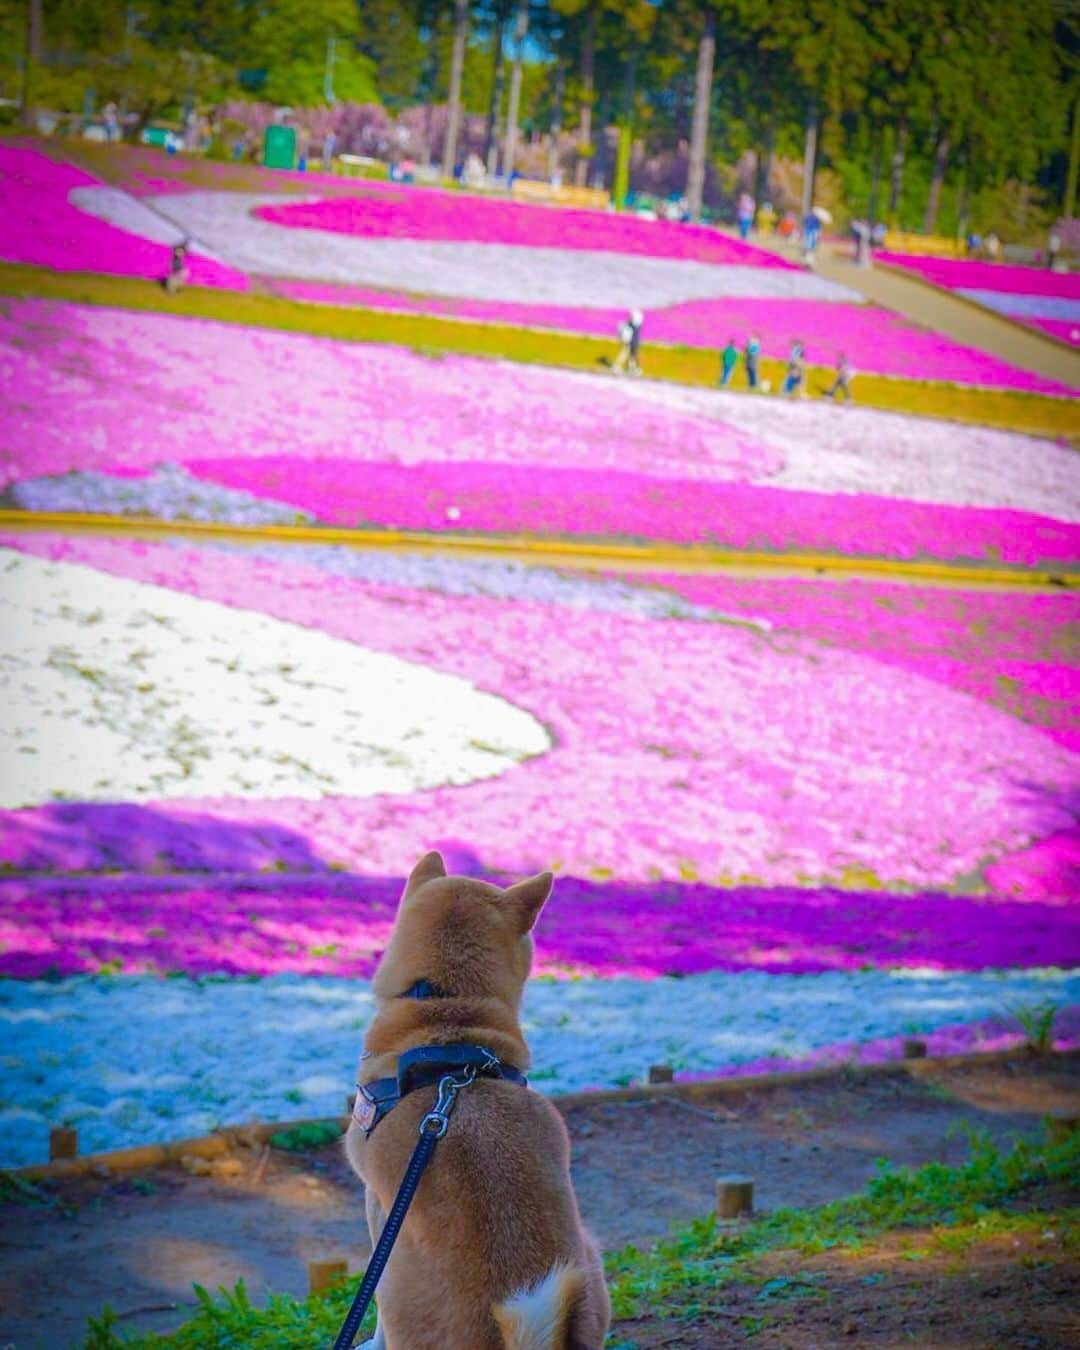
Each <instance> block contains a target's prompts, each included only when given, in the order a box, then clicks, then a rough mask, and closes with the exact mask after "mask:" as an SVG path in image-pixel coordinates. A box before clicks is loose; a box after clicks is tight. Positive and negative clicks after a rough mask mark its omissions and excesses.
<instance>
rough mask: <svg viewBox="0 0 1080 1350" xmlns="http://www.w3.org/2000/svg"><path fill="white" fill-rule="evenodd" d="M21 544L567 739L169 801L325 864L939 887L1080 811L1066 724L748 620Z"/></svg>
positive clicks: (92, 542) (173, 556) (103, 546)
mask: <svg viewBox="0 0 1080 1350" xmlns="http://www.w3.org/2000/svg"><path fill="white" fill-rule="evenodd" d="M8 542H9V543H11V544H13V545H14V546H15V547H17V548H18V549H19V550H21V551H22V552H24V553H28V554H33V555H37V556H42V557H51V558H56V559H66V560H69V561H72V562H83V563H87V564H89V565H91V566H95V567H98V568H101V569H102V570H104V571H106V572H110V573H113V574H116V575H120V576H129V577H131V578H132V579H135V580H142V581H147V582H150V583H153V584H158V585H164V586H169V587H172V588H174V589H179V590H182V591H186V592H188V593H190V594H192V595H198V596H203V597H205V598H206V599H209V600H214V601H216V602H218V603H221V604H225V605H234V606H237V607H240V608H244V609H251V610H254V611H256V612H262V613H266V614H268V615H271V616H273V617H277V618H279V619H282V620H285V621H287V622H292V623H298V624H301V625H304V626H307V627H311V628H316V629H320V630H322V631H324V632H328V633H330V634H331V635H333V636H337V637H341V638H344V639H346V640H348V641H353V642H358V643H360V644H362V645H364V646H366V647H369V648H372V649H374V650H380V651H385V652H388V653H391V654H395V655H398V656H401V657H403V658H405V659H407V660H412V661H419V662H422V663H424V664H427V665H430V666H432V667H434V668H436V669H439V670H442V671H445V672H446V673H449V674H454V675H458V676H461V677H463V678H465V679H468V680H470V681H472V682H474V683H475V684H476V685H478V687H480V688H481V689H484V690H487V691H490V692H492V693H495V694H498V695H500V696H502V697H505V698H507V699H509V700H511V701H512V702H514V703H515V704H517V705H518V706H520V707H523V708H525V709H526V710H528V711H529V712H531V713H532V714H533V715H534V716H536V717H537V718H539V719H540V720H541V721H543V722H544V723H545V725H546V726H547V727H548V728H549V730H550V732H551V734H552V736H553V738H554V741H555V745H554V748H553V749H552V750H551V751H549V752H548V753H547V754H544V755H541V756H539V757H538V758H536V759H534V760H530V761H528V762H526V763H523V764H520V765H517V766H515V767H514V768H512V769H510V770H508V771H507V772H505V773H504V774H502V775H501V776H500V777H498V778H496V779H491V780H486V781H483V782H478V783H472V784H469V785H467V786H464V787H456V788H455V787H447V788H438V789H433V790H427V791H421V792H416V793H412V794H408V795H404V796H400V797H381V798H364V799H357V798H326V799H323V800H320V801H318V802H312V801H291V800H288V799H284V800H264V801H238V800H236V799H233V798H225V799H214V800H206V801H191V802H184V803H182V804H180V803H168V802H159V803H156V804H155V803H151V804H148V807H147V809H152V810H153V811H154V812H157V813H159V814H160V815H161V816H162V817H164V818H166V820H174V819H176V820H181V821H184V820H191V819H197V818H205V817H212V818H214V820H215V821H217V822H219V824H220V827H221V828H222V829H236V830H239V831H240V832H242V833H244V834H248V835H250V834H253V833H254V834H257V833H258V831H260V830H263V829H265V828H266V827H276V828H280V829H282V830H286V831H289V832H291V833H293V834H294V835H297V836H299V838H300V839H301V840H302V841H304V843H305V845H306V846H307V847H308V848H309V850H310V852H311V853H313V854H314V855H315V856H316V857H317V858H319V859H321V860H323V861H325V862H330V861H334V862H340V863H342V864H345V865H347V866H349V867H352V868H362V869H363V870H364V871H366V872H369V873H370V872H376V873H381V874H384V875H388V876H393V875H399V874H400V873H401V872H403V871H406V870H407V869H408V867H409V865H410V864H411V862H412V861H413V860H414V858H415V855H416V854H417V852H418V851H422V850H423V848H424V847H427V846H428V845H429V843H430V841H431V840H432V838H433V837H436V838H451V839H469V840H472V841H474V842H475V846H476V849H477V852H478V854H479V856H480V857H481V858H483V860H484V863H485V866H486V867H488V868H490V869H492V870H496V871H525V870H539V868H540V867H543V866H547V865H549V864H552V863H554V862H556V861H559V862H561V865H562V868H563V870H565V871H567V872H570V873H573V874H576V875H586V876H587V875H590V874H591V873H594V872H595V871H596V870H597V869H606V870H607V871H609V872H610V873H611V874H612V875H616V876H618V877H619V878H620V879H621V880H623V881H639V880H641V881H643V880H647V879H648V878H649V877H650V876H655V875H661V876H674V875H677V874H678V872H679V871H680V869H682V868H683V867H689V868H691V870H692V871H693V872H694V873H695V874H696V875H697V876H698V877H701V878H705V879H716V878H718V877H720V876H730V877H739V876H753V877H754V878H755V879H756V880H758V881H759V882H760V883H761V884H762V885H764V886H777V885H788V884H791V883H792V882H793V881H795V880H796V879H800V878H805V879H806V880H807V881H814V880H815V879H817V880H825V879H827V878H830V877H832V878H840V877H841V876H842V875H844V874H845V873H847V872H848V871H849V870H850V869H854V870H855V874H856V875H858V874H860V869H862V871H863V872H866V871H870V872H872V873H874V874H876V875H877V876H878V877H880V878H883V879H884V880H885V881H886V882H887V884H888V885H889V886H890V887H893V888H896V887H899V888H904V887H912V888H914V889H917V890H926V889H927V888H933V887H940V886H942V885H954V884H956V882H957V879H959V878H965V877H971V876H977V875H978V872H979V870H980V868H981V867H982V865H983V863H984V862H985V861H986V860H988V859H990V858H994V857H1000V856H1002V855H1004V854H1007V853H1015V852H1017V851H1019V850H1020V849H1022V848H1024V847H1026V846H1027V845H1028V844H1029V843H1030V842H1031V841H1033V840H1037V839H1041V838H1045V837H1047V836H1049V835H1052V834H1054V833H1056V832H1059V831H1062V830H1065V829H1067V828H1070V827H1071V825H1072V823H1073V811H1072V806H1071V804H1070V798H1069V795H1068V784H1069V783H1070V782H1071V781H1072V780H1073V779H1074V778H1075V759H1074V757H1073V756H1071V755H1069V754H1068V752H1066V751H1064V750H1062V749H1060V748H1059V747H1057V746H1054V745H1053V744H1052V743H1051V742H1050V740H1049V739H1048V738H1047V737H1045V736H1043V735H1041V734H1040V733H1039V732H1038V731H1036V730H1035V729H1033V728H1031V727H1027V726H1025V725H1024V724H1023V723H1022V722H1020V721H1019V720H1016V719H1014V718H1012V717H1010V716H1008V715H1007V714H1006V713H1004V712H1001V711H999V710H997V709H994V708H991V707H989V706H988V705H987V704H985V703H983V702H981V701H979V700H976V699H973V698H969V697H965V696H963V695H960V694H957V693H954V692H953V691H952V690H950V689H946V688H943V687H941V686H940V685H936V684H934V683H932V682H930V681H928V680H922V679H919V678H918V677H916V676H913V675H911V674H910V673H908V672H906V671H903V670H896V669H895V668H893V667H891V666H889V665H885V664H883V663H881V662H876V661H874V660H872V659H870V658H868V657H864V656H859V655H854V654H852V653H848V652H845V651H842V650H840V649H838V648H830V647H828V646H825V645H822V644H819V643H817V642H813V641H811V640H809V639H806V638H801V637H798V636H787V635H785V637H784V639H783V641H782V642H781V643H779V644H776V643H775V641H774V639H773V638H771V637H767V636H762V635H761V634H760V633H757V632H754V631H750V630H747V629H745V628H742V627H732V626H730V625H724V624H704V623H687V622H676V621H672V620H657V619H646V618H642V617H639V616H630V615H625V614H613V613H607V612H598V611H582V610H575V611H574V614H573V622H572V623H567V621H566V616H567V611H566V609H565V608H564V607H561V606H558V605H552V604H550V603H541V602H538V601H537V602H531V603H526V602H509V601H502V600H493V599H489V598H486V597H461V596H446V595H441V594H438V593H435V592H429V591H417V590H411V589H409V588H405V587H400V586H389V585H376V584H373V583H362V582H353V581H351V580H349V579H347V578H343V577H340V576H336V575H332V574H328V573H327V572H325V571H321V570H318V569H314V568H310V567H306V566H302V565H299V564H287V563H285V562H282V561H278V560H275V561H270V560H268V559H266V558H263V557H259V556H257V555H256V556H254V557H250V556H245V555H244V554H241V553H233V552H223V551H221V550H218V549H190V548H176V547H171V546H168V545H162V544H152V543H144V542H141V541H123V542H116V541H111V540H105V539H96V538H90V537H85V538H72V539H62V538H59V537H56V536H49V535H25V536H21V537H19V538H17V539H12V540H9V541H8ZM530 653H531V654H533V656H532V658H530V657H529V656H528V655H527V654H530ZM61 815H62V819H61V818H60V817H61ZM93 818H94V817H93V811H92V809H91V808H80V807H78V806H75V805H71V806H64V807H62V808H56V807H40V808H37V809H32V810H25V811H19V812H9V813H5V815H4V816H3V817H0V820H2V821H3V828H2V829H0V843H2V845H3V853H2V856H3V858H4V860H5V861H6V862H7V863H8V865H9V866H16V867H19V866H23V865H24V860H25V858H26V857H27V855H32V854H34V851H35V850H36V851H37V854H38V855H40V853H41V852H43V851H44V852H49V851H50V850H51V851H52V852H53V853H54V854H55V855H57V861H56V863H55V864H54V866H56V867H62V865H63V863H62V858H63V855H64V851H65V850H66V849H67V847H68V846H69V844H70V845H71V847H72V849H73V852H74V856H76V857H79V858H81V857H83V856H84V854H85V852H86V851H87V850H88V849H89V850H92V849H93V847H94V846H95V839H94V833H93V829H94V827H93ZM118 842H119V843H120V844H122V840H121V841H118ZM98 865H99V866H100V865H101V864H98ZM110 865H112V866H121V867H123V866H125V865H126V864H125V862H124V860H123V859H122V858H117V857H114V858H113V859H112V860H111V863H110ZM160 865H161V866H163V867H166V868H168V867H169V866H171V865H172V861H171V859H170V858H168V857H167V856H166V857H164V858H162V859H161V860H160ZM69 866H70V864H69ZM855 884H858V883H857V882H856V883H855Z"/></svg>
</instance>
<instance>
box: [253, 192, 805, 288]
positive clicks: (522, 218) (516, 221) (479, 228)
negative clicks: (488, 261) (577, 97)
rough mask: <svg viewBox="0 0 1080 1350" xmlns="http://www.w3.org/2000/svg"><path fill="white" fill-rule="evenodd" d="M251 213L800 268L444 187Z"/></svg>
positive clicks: (654, 223) (654, 225) (622, 219)
mask: <svg viewBox="0 0 1080 1350" xmlns="http://www.w3.org/2000/svg"><path fill="white" fill-rule="evenodd" d="M256 215H258V216H261V217H262V219H263V220H268V221H271V222H273V223H274V224H275V225H282V226H289V227H291V228H294V229H308V230H330V231H332V232H334V233H337V234H352V235H358V236H362V237H364V238H369V239H429V240H436V239H441V240H449V241H469V242H471V243H485V244H515V245H520V246H523V247H526V248H556V249H574V250H580V249H586V250H592V251H596V252H603V253H631V254H639V255H641V254H644V255H646V256H648V257H653V258H690V259H694V260H695V261H697V262H709V263H720V264H724V263H737V264H739V265H741V266H744V267H746V266H749V267H765V268H769V269H770V270H772V271H794V270H797V269H796V268H795V265H794V264H793V263H789V262H787V261H786V260H785V259H783V258H780V257H778V256H777V255H776V254H775V253H768V252H766V251H765V250H764V249H759V248H755V247H754V246H753V245H752V244H744V243H742V242H741V241H740V240H738V239H734V238H732V237H731V236H730V235H726V234H721V233H720V231H719V230H715V229H712V228H711V227H710V226H708V225H686V224H681V223H673V222H671V221H664V220H643V219H641V218H640V217H638V216H631V215H626V214H623V213H616V212H612V211H590V210H582V209H580V208H568V207H547V206H534V205H529V204H527V203H524V202H514V201H508V200H506V199H505V198H497V197H479V196H469V195H465V194H462V193H458V192H452V191H448V190H446V189H442V188H423V187H410V188H407V189H405V190H403V191H399V192H383V193H379V194H376V193H367V194H365V195H364V196H349V197H344V196H335V197H330V198H323V199H322V200H319V201H306V202H288V203H284V204H282V205H280V206H260V207H258V208H256Z"/></svg>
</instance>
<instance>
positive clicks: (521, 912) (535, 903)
mask: <svg viewBox="0 0 1080 1350" xmlns="http://www.w3.org/2000/svg"><path fill="white" fill-rule="evenodd" d="M554 880H555V878H554V876H553V875H552V874H551V873H550V872H541V873H539V875H538V876H535V877H529V878H528V879H527V880H525V881H519V882H517V883H516V884H515V885H513V886H510V887H509V888H508V889H507V890H505V891H503V903H504V904H507V905H510V906H512V907H513V909H514V910H515V912H516V913H517V916H518V927H519V928H520V929H521V931H522V932H523V933H527V932H528V931H529V929H530V928H531V927H532V926H533V924H534V923H535V922H536V918H537V915H538V914H539V913H540V911H541V910H542V909H543V907H544V901H545V900H546V899H547V898H548V896H549V895H550V894H551V887H552V883H553V882H554Z"/></svg>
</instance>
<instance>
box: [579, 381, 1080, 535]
mask: <svg viewBox="0 0 1080 1350" xmlns="http://www.w3.org/2000/svg"><path fill="white" fill-rule="evenodd" d="M560 374H561V376H562V378H563V379H565V380H573V379H579V380H582V379H594V378H595V377H594V376H587V375H577V374H576V373H564V372H560ZM620 388H621V391H622V393H623V396H624V397H625V398H626V399H627V400H629V401H631V402H635V403H638V402H640V403H643V404H646V405H647V406H648V408H649V410H650V411H655V410H656V409H657V408H659V407H667V408H670V409H671V410H672V411H673V412H675V413H678V414H679V415H682V416H699V415H702V414H704V415H706V416H711V417H715V418H716V419H717V420H718V421H722V422H723V424H724V425H725V426H728V427H734V428H735V429H736V431H738V432H740V433H742V434H743V435H744V436H746V437H748V438H752V439H753V441H755V442H757V443H758V444H762V445H766V446H769V447H771V448H773V449H775V450H777V451H779V452H780V453H781V454H782V455H783V457H784V465H783V467H782V468H781V469H780V470H779V471H778V472H776V473H768V474H764V475H759V476H757V477H754V478H752V479H751V480H750V481H751V482H760V483H767V484H769V485H770V486H772V487H785V488H793V489H795V490H798V491H805V492H844V493H859V492H864V493H868V494H870V495H873V496H878V497H895V498H898V499H906V500H908V501H913V502H929V503H933V504H935V505H940V506H976V507H987V508H993V507H997V508H1000V509H1012V510H1016V511H1030V512H1032V513H1034V514H1035V515H1040V516H1046V517H1048V518H1049V519H1051V520H1064V521H1080V458H1078V456H1077V454H1076V451H1075V450H1073V449H1071V447H1069V446H1067V445H1059V444H1056V443H1055V442H1053V441H1051V440H1045V439H1040V438H1038V437H1035V436H1026V435H1023V434H1021V433H1019V432H1015V431H999V430H996V429H995V428H993V427H981V426H971V425H961V424H959V423H951V422H944V421H940V420H938V419H936V418H928V417H914V416H911V415H909V414H905V413H888V412H879V411H877V410H876V409H871V408H860V407H858V406H857V405H856V406H840V407H836V406H834V405H833V404H831V403H827V402H825V401H823V400H814V401H809V402H796V403H789V402H786V401H784V400H782V399H778V398H761V399H758V398H747V397H746V396H745V395H744V394H731V393H726V392H722V391H720V390H710V389H689V388H680V387H678V386H677V385H671V384H665V383H663V382H661V381H658V380H641V381H638V382H636V383H634V384H629V383H627V384H624V385H622V386H620ZM857 391H858V382H857V380H856V392H857Z"/></svg>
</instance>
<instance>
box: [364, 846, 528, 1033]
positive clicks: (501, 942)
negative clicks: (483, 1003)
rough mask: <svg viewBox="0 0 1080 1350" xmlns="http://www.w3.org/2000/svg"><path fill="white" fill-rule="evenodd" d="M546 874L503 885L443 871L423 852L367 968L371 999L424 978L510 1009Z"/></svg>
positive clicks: (395, 993) (522, 977)
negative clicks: (372, 966) (375, 963)
mask: <svg viewBox="0 0 1080 1350" xmlns="http://www.w3.org/2000/svg"><path fill="white" fill-rule="evenodd" d="M553 880H554V878H553V877H552V875H551V873H550V872H541V873H540V874H539V876H535V877H530V878H529V879H528V880H527V881H519V882H517V884H516V885H513V886H509V887H507V888H506V889H505V890H503V889H500V887H498V886H492V885H490V884H489V883H488V882H486V881H476V880H474V879H473V878H472V877H449V876H447V875H446V867H445V866H444V865H443V860H442V858H441V857H440V856H439V854H438V853H425V854H424V856H423V857H422V858H421V859H420V861H419V862H418V863H417V864H416V866H415V867H414V868H413V870H412V873H411V875H410V877H409V880H408V881H407V882H406V885H405V892H404V894H403V895H402V897H401V903H400V905H399V906H398V912H397V919H396V921H395V924H394V931H393V933H392V934H391V937H390V943H389V945H388V946H387V949H386V951H385V952H384V953H383V958H382V960H381V961H380V962H379V968H378V970H377V971H376V972H375V983H374V988H375V996H376V998H378V999H379V1000H380V1002H381V1001H382V1000H384V999H391V998H397V997H399V996H400V995H402V994H404V993H406V992H407V991H408V990H410V989H412V988H413V987H414V986H415V985H416V984H417V983H418V982H419V981H427V982H428V984H430V985H431V986H434V987H435V988H436V989H437V990H440V991H442V992H444V993H445V994H448V995H454V996H457V997H460V998H495V999H498V1000H500V1001H501V1002H503V1003H506V1004H508V1005H509V1006H510V1007H511V1008H514V1009H515V1010H516V1009H517V1007H518V1005H519V1004H520V1002H521V995H522V991H523V989H524V986H525V981H526V980H527V979H528V976H529V969H530V967H531V965H532V955H533V943H532V935H531V934H532V926H533V924H534V923H535V922H536V918H537V915H538V914H539V913H540V910H541V909H542V908H543V905H544V901H545V900H546V899H547V898H548V896H549V895H550V894H551V885H552V881H553Z"/></svg>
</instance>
